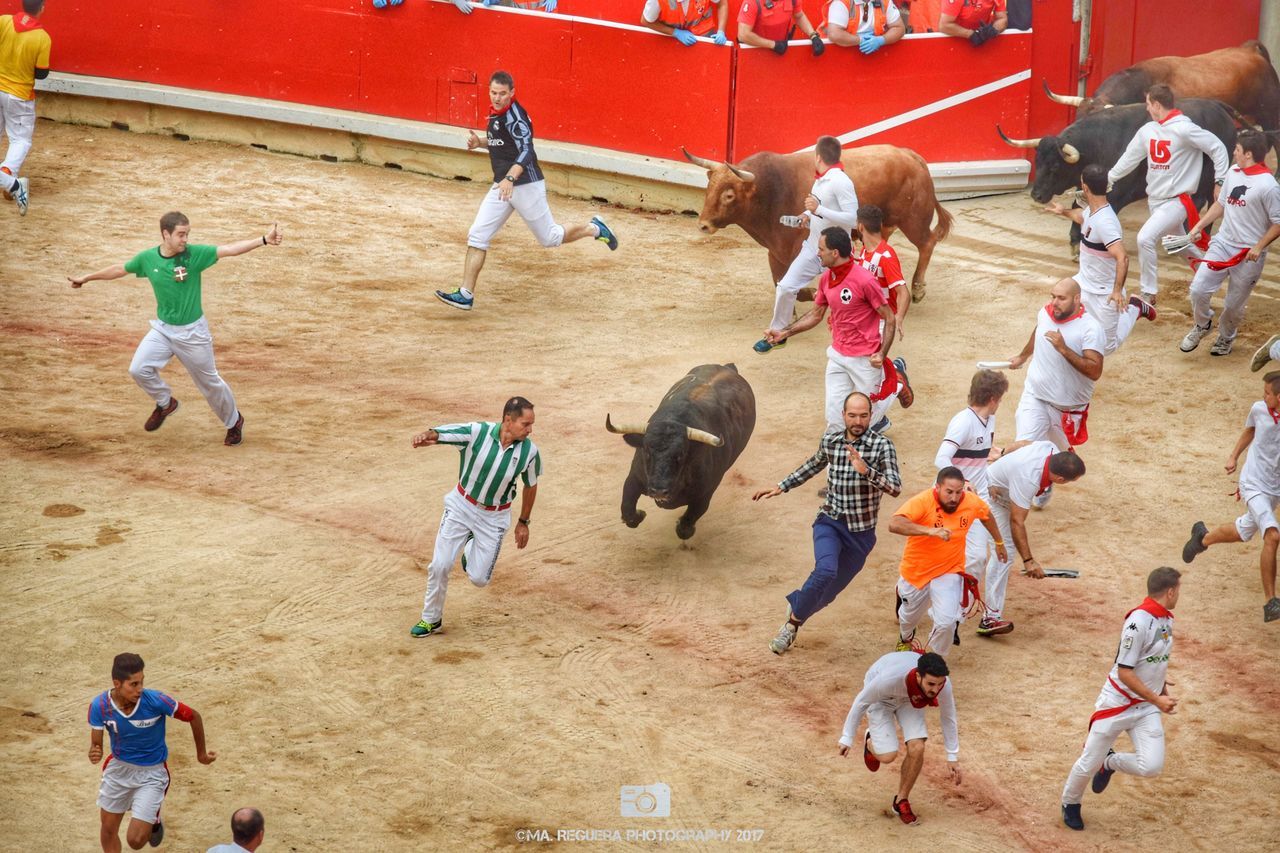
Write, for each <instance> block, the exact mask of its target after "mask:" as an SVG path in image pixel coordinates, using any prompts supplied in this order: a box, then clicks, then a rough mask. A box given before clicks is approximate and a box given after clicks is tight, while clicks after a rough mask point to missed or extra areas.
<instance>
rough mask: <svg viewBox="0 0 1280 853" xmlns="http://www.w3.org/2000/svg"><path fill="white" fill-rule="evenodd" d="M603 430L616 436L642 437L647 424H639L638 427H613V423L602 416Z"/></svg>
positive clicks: (647, 426) (606, 416) (607, 417)
mask: <svg viewBox="0 0 1280 853" xmlns="http://www.w3.org/2000/svg"><path fill="white" fill-rule="evenodd" d="M604 428H605V429H607V430H608V431H609V432H612V433H617V434H618V435H644V433H645V430H647V429H648V428H649V425H648V424H640V426H614V425H613V421H611V420H609V416H608V415H605V416H604Z"/></svg>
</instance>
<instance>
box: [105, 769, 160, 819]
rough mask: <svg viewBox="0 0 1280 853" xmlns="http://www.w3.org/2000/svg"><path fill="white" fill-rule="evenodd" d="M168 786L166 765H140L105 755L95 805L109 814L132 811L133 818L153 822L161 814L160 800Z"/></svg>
mask: <svg viewBox="0 0 1280 853" xmlns="http://www.w3.org/2000/svg"><path fill="white" fill-rule="evenodd" d="M168 790H169V766H168V765H167V764H153V765H151V766H150V767H142V766H140V765H137V764H130V763H129V762H127V761H121V760H120V759H118V758H116V757H115V756H114V755H112V756H108V758H107V764H106V766H105V767H103V768H102V787H100V788H99V789H98V808H100V809H102V810H103V811H105V812H110V813H111V814H124V813H125V812H132V813H133V817H134V820H140V821H142V822H143V823H151V824H154V823H155V822H156V821H157V820H158V819H159V818H160V804H161V803H163V802H164V795H165V792H166V791H168Z"/></svg>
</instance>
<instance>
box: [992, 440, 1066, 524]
mask: <svg viewBox="0 0 1280 853" xmlns="http://www.w3.org/2000/svg"><path fill="white" fill-rule="evenodd" d="M1057 452H1058V446H1057V445H1056V444H1054V443H1053V442H1052V441H1033V442H1031V443H1030V444H1028V445H1026V446H1025V447H1019V448H1018V449H1017V450H1015V451H1013V452H1012V453H1006V454H1005V455H1004V456H1001V457H1000V458H999V459H997V460H996V461H995V462H992V463H991V465H990V466H988V467H987V477H988V478H989V479H990V487H989V488H990V492H991V494H992V496H993V497H994V496H995V495H997V494H999V495H1002V496H1004V497H1006V498H1007V499H1008V501H1009V503H1011V504H1014V505H1016V506H1020V507H1022V508H1023V509H1031V499H1032V498H1034V497H1035V496H1036V495H1038V494H1040V489H1041V486H1040V484H1041V483H1042V482H1043V480H1044V466H1045V462H1047V461H1048V459H1049V457H1050V456H1052V455H1053V454H1055V453H1057Z"/></svg>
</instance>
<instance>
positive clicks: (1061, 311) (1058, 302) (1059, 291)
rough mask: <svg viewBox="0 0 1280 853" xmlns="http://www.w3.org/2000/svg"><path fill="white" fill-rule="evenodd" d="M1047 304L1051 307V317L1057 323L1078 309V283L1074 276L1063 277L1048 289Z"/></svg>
mask: <svg viewBox="0 0 1280 853" xmlns="http://www.w3.org/2000/svg"><path fill="white" fill-rule="evenodd" d="M1049 304H1050V305H1051V306H1052V307H1053V319H1055V320H1057V321H1058V322H1059V323H1061V322H1064V321H1065V320H1067V319H1069V318H1070V317H1071V315H1072V314H1074V313H1076V311H1078V310H1080V285H1079V284H1078V283H1076V280H1075V279H1074V278H1064V279H1063V280H1062V281H1060V282H1058V283H1057V284H1055V285H1054V286H1053V289H1052V290H1050V291H1049Z"/></svg>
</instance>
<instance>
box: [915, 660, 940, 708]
mask: <svg viewBox="0 0 1280 853" xmlns="http://www.w3.org/2000/svg"><path fill="white" fill-rule="evenodd" d="M942 686H943V687H946V686H947V682H946V680H945V679H944V680H943V682H942ZM938 692H939V693H941V692H942V690H941V689H939V690H938ZM907 698H908V699H910V700H911V707H912V708H923V707H925V706H927V705H933V706H934V707H935V708H936V707H937V706H938V697H937V696H934V697H933V698H932V699H930V698H929V697H927V696H925V695H924V688H923V687H921V686H920V673H919V670H915V669H913V670H911V671H910V672H908V673H907Z"/></svg>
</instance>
